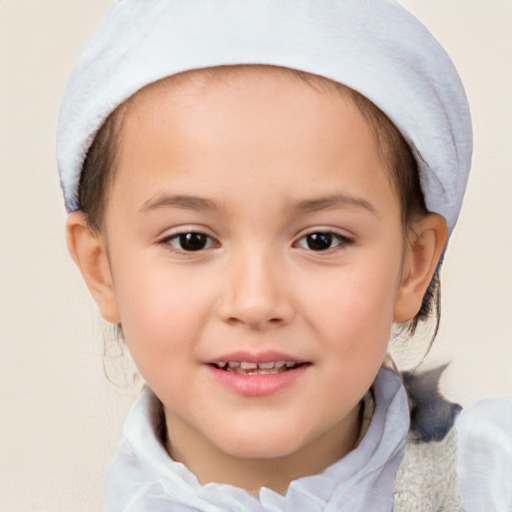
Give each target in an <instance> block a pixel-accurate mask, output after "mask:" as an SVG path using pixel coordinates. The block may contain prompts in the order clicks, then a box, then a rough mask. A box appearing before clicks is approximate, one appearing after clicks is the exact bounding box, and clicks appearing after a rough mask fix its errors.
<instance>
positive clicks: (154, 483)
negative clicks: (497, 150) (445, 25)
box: [58, 0, 512, 512]
mask: <svg viewBox="0 0 512 512" xmlns="http://www.w3.org/2000/svg"><path fill="white" fill-rule="evenodd" d="M471 149H472V138H471V125H470V117H469V109H468V105H467V101H466V97H465V94H464V90H463V88H462V85H461V83H460V79H459V77H458V75H457V73H456V71H455V69H454V67H453V64H452V63H451V61H450V60H449V58H448V57H447V55H446V54H445V52H444V51H443V50H442V48H441V47H440V46H439V45H438V43H437V42H436V41H435V40H434V39H433V37H432V36H431V35H430V34H429V33H428V31H427V30H426V29H425V28H424V27H423V26H422V25H421V24H420V23H419V22H418V21H417V20H416V19H415V18H413V17H412V16H411V15H410V14H408V13H407V12H406V11H405V10H403V9H402V8H401V7H400V6H399V5H397V4H396V3H395V2H393V1H390V0H373V1H366V0H365V1H361V0H337V1H334V0H333V1H325V2H315V1H313V0H298V1H294V2H293V3H292V2H286V1H279V0H273V1H271V0H268V1H256V0H246V1H243V2H241V1H235V0H200V1H197V2H191V1H189V2H184V1H178V0H174V1H171V0H154V1H152V2H144V1H142V0H122V1H121V2H119V4H118V5H117V6H116V7H115V8H114V9H113V10H112V11H111V13H110V15H109V16H108V17H107V19H106V21H105V23H104V24H103V25H102V27H101V28H100V29H99V31H98V32H97V34H96V35H95V36H94V38H93V39H92V41H91V42H90V44H89V46H88V47H87V49H86V50H85V52H84V54H83V55H82V57H81V58H80V60H79V62H78V64H77V66H76V68H75V70H74V71H73V75H72V77H71V80H70V83H69V86H68V90H67V93H66V97H65V99H64V103H63V106H62V110H61V115H60V124H59V131H58V159H59V169H60V174H61V183H62V187H63V191H64V197H65V201H66V207H67V209H68V211H69V212H70V214H69V218H68V223H67V232H68V243H69V248H70V252H71V254H72V256H73V258H74V260H75V261H76V263H77V265H78V266H79V268H80V270H81V272H82V274H83V276H84V279H85V281H86V283H87V285H88V287H89V289H90V291H91V293H92V295H93V297H94V299H95V300H96V302H97V303H98V307H99V309H100V312H101V314H102V316H103V317H104V318H105V319H106V320H107V321H108V322H110V323H112V324H115V325H117V326H118V327H119V331H120V334H121V335H122V337H123V339H124V342H125V343H126V345H127V347H128V349H129V351H130V354H131V356H132V357H133V360H134V362H135V364H136V365H137V368H138V370H139V371H140V373H141V375H142V377H143V378H144V380H145V382H146V383H147V387H146V389H145V390H144V392H143V393H142V395H141V397H140V399H139V400H138V401H137V403H136V404H135V405H134V407H133V409H132V411H131V413H130V415H129V417H128V419H127V422H126V424H125V429H124V435H123V439H122V441H121V445H120V447H119V451H118V453H117V454H116V456H115V458H114V461H113V462H112V465H111V467H110V469H109V473H108V477H107V489H106V508H107V510H109V511H112V512H113V511H124V512H128V511H142V510H151V511H159V510H162V511H163V510H178V511H181V510H182V511H193V510H204V511H221V510H230V511H235V510H236V511H257V510H258V511H259V510H266V511H278V510H287V511H302V510H304V511H317V510H318V511H321V510H347V511H349V510H350V511H352V510H354V511H356V510H357V511H376V512H380V511H386V512H388V511H390V510H396V511H398V510H403V511H411V510H433V511H437V510H462V507H463V506H464V510H468V511H472V510H492V509H493V507H494V509H496V510H511V507H512V497H511V488H510V486H511V484H510V482H512V459H511V450H512V442H511V441H510V436H508V437H507V435H506V432H507V428H510V426H511V425H512V419H511V416H512V412H511V404H510V402H507V401H505V400H503V401H498V402H492V403H487V404H484V405H483V406H482V407H480V409H478V408H477V409H474V410H473V411H471V410H469V411H467V412H464V413H463V414H462V415H461V416H460V418H459V419H458V420H457V429H455V428H453V425H454V422H455V419H456V417H457V414H458V412H459V410H460V408H459V407H458V406H457V405H455V404H450V403H448V402H446V401H444V400H443V399H442V398H440V397H439V396H438V395H437V392H436V386H437V384H436V382H437V380H436V377H437V375H438V372H437V373H436V372H433V373H431V374H427V375H426V376H423V377H421V378H419V377H417V376H414V375H411V374H404V375H401V374H399V373H398V371H397V370H396V369H395V367H394V364H393V362H392V361H391V360H390V358H389V356H387V355H386V353H387V346H388V341H389V339H390V336H391V329H392V326H393V324H399V325H402V328H403V329H409V331H410V332H411V333H413V332H414V329H415V328H416V325H417V324H418V322H420V321H424V320H425V319H427V318H428V317H429V316H431V315H432V312H434V313H435V310H436V307H437V306H436V305H437V304H438V302H437V301H438V298H437V294H438V290H439V288H438V283H439V280H438V279H439V278H438V270H439V265H440V262H441V260H442V257H443V254H444V251H445V247H446V241H447V239H448V238H449V236H450V234H451V232H452V230H453V228H454V226H455V223H456V220H457V216H458V213H459V210H460V207H461V203H462V196H463V193H464V189H465V185H466V181H467V176H468V172H469V167H470V160H471ZM406 388H407V392H406ZM476 422H481V424H479V425H478V424H477V423H476ZM500 422H501V423H500ZM507 422H508V423H507ZM491 428H494V429H495V431H494V432H490V429H491ZM457 432H458V440H457V437H456V433H457ZM475 432H476V434H475ZM481 434H482V435H483V436H484V441H483V444H482V443H479V444H475V441H474V438H475V436H476V437H477V438H479V436H480V435H481ZM489 434H492V435H489ZM500 435H501V436H502V437H501V438H499V436H500ZM475 446H479V447H480V449H481V450H483V452H484V454H485V457H487V458H488V459H489V460H490V463H488V464H486V465H483V464H481V463H480V462H478V461H477V462H475V458H474V457H473V454H474V452H473V450H474V447H475ZM457 465H458V468H457ZM482 468H483V470H482ZM475 496H477V497H475ZM478 500H480V502H479V501H478Z"/></svg>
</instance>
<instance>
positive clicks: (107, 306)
mask: <svg viewBox="0 0 512 512" xmlns="http://www.w3.org/2000/svg"><path fill="white" fill-rule="evenodd" d="M66 238H67V244H68V250H69V253H70V254H71V257H72V258H73V260H74V261H75V263H76V264H77V266H78V268H79V269H80V272H81V273H82V276H83V278H84V280H85V283H86V284H87V287H88V288H89V291H90V292H91V295H92V297H93V298H94V300H95V301H96V303H97V304H98V307H99V310H100V313H101V316H102V317H103V318H104V319H105V320H107V322H110V323H113V324H119V323H120V318H119V312H118V308H117V302H116V297H115V293H114V284H113V281H112V274H111V271H110V264H109V261H108V254H107V251H106V248H105V245H104V242H103V239H102V237H101V235H99V234H95V233H92V232H91V230H90V228H89V226H88V225H87V221H86V218H85V215H84V214H83V213H82V212H81V211H76V212H72V213H70V214H69V216H68V219H67V222H66Z"/></svg>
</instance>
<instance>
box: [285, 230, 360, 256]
mask: <svg viewBox="0 0 512 512" xmlns="http://www.w3.org/2000/svg"><path fill="white" fill-rule="evenodd" d="M308 238H309V240H308ZM303 240H304V241H305V245H306V246H304V245H302V246H301V245H300V244H301V241H303ZM326 241H328V242H329V247H325V248H319V249H313V248H312V247H311V246H310V245H309V242H313V243H317V244H319V245H321V244H324V243H325V242H326ZM333 242H336V244H335V245H334V246H333V245H332V243H333ZM353 243H354V240H353V239H351V238H349V237H347V236H344V235H341V234H340V233H337V232H336V231H329V230H326V231H322V230H318V231H311V232H309V233H306V234H305V235H303V236H302V237H301V238H299V239H298V240H297V242H295V243H294V244H293V245H294V247H299V248H301V249H306V250H310V251H313V252H317V253H331V252H333V251H336V250H340V249H343V248H344V247H347V246H349V245H352V244H353Z"/></svg>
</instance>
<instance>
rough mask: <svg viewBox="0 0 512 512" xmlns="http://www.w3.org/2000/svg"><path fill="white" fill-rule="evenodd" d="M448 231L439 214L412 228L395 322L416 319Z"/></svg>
mask: <svg viewBox="0 0 512 512" xmlns="http://www.w3.org/2000/svg"><path fill="white" fill-rule="evenodd" d="M447 234H448V229H447V226H446V221H445V219H444V218H443V217H441V216H440V215H437V214H435V213H429V214H428V215H426V216H425V217H423V218H422V219H421V220H420V221H418V222H417V223H416V224H415V225H414V227H413V228H412V229H411V235H410V237H409V248H408V251H407V254H406V256H405V258H404V265H403V270H402V277H401V281H400V285H399V288H398V292H397V296H396V299H395V308H394V318H393V319H394V321H395V322H406V321H408V320H411V319H412V318H414V317H415V316H416V314H417V313H418V311H419V310H420V308H421V304H422V301H423V296H424V295H425V292H426V291H427V288H428V286H429V284H430V281H431V279H432V276H433V275H434V272H435V270H436V267H437V264H438V263H439V259H440V258H441V255H442V253H443V249H444V246H445V243H446V238H447Z"/></svg>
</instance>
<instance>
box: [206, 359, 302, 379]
mask: <svg viewBox="0 0 512 512" xmlns="http://www.w3.org/2000/svg"><path fill="white" fill-rule="evenodd" d="M209 364H210V366H212V367H213V368H215V369H217V370H223V371H225V372H230V373H235V374H237V375H248V376H249V375H277V374H280V373H285V372H288V371H290V370H296V369H298V368H300V367H302V366H306V365H309V364H310V363H298V362H296V361H268V362H264V363H255V362H252V361H217V362H214V363H209Z"/></svg>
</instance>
